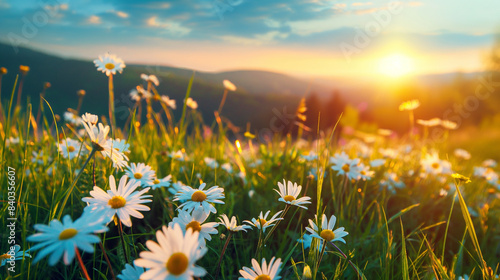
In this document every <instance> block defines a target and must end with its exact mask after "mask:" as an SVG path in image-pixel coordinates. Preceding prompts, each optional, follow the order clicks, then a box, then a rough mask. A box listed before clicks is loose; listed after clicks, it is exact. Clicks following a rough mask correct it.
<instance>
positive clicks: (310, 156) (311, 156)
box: [300, 151, 318, 161]
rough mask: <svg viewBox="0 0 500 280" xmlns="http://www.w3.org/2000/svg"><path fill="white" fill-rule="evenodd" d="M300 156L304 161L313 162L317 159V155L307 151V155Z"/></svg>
mask: <svg viewBox="0 0 500 280" xmlns="http://www.w3.org/2000/svg"><path fill="white" fill-rule="evenodd" d="M300 156H301V157H302V158H303V159H305V160H306V161H314V160H317V159H318V155H317V154H316V153H315V152H314V151H309V154H307V155H300Z"/></svg>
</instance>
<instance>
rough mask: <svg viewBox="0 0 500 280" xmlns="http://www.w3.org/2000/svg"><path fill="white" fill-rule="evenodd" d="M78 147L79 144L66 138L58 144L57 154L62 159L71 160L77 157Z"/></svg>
mask: <svg viewBox="0 0 500 280" xmlns="http://www.w3.org/2000/svg"><path fill="white" fill-rule="evenodd" d="M80 146H81V144H80V142H78V141H76V140H73V139H71V138H66V140H65V141H63V142H62V143H61V144H59V145H58V147H57V148H58V150H59V153H61V155H62V156H63V157H64V158H69V159H73V158H75V157H76V156H78V152H79V151H80Z"/></svg>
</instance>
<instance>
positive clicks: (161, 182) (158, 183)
mask: <svg viewBox="0 0 500 280" xmlns="http://www.w3.org/2000/svg"><path fill="white" fill-rule="evenodd" d="M171 181H172V175H168V176H167V177H165V178H163V179H158V178H155V179H154V180H153V182H152V183H151V184H150V185H149V186H150V187H151V188H152V189H153V190H154V189H157V188H163V187H170V182H171Z"/></svg>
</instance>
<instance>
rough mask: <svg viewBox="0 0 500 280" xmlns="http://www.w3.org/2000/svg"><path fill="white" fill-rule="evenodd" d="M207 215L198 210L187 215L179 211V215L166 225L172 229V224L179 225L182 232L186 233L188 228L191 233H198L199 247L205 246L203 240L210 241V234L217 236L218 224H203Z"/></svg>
mask: <svg viewBox="0 0 500 280" xmlns="http://www.w3.org/2000/svg"><path fill="white" fill-rule="evenodd" d="M208 214H209V213H206V212H204V211H203V210H202V209H200V208H198V209H196V210H194V211H193V213H192V214H189V212H188V211H184V210H180V211H179V215H178V216H177V217H175V218H174V219H173V220H172V222H170V223H169V224H168V226H169V227H173V225H174V224H179V225H180V226H181V229H182V231H183V232H186V231H187V230H188V229H189V228H190V229H192V230H193V232H198V233H199V241H200V246H205V244H206V241H205V240H208V241H210V240H212V237H211V236H210V235H211V234H217V229H216V228H215V227H216V226H218V225H219V224H218V223H215V222H212V223H205V221H206V220H207V218H208Z"/></svg>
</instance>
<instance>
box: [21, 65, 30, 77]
mask: <svg viewBox="0 0 500 280" xmlns="http://www.w3.org/2000/svg"><path fill="white" fill-rule="evenodd" d="M29 71H30V67H29V66H26V65H19V72H21V74H23V75H26V74H28V72H29Z"/></svg>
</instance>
